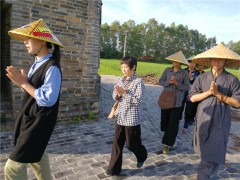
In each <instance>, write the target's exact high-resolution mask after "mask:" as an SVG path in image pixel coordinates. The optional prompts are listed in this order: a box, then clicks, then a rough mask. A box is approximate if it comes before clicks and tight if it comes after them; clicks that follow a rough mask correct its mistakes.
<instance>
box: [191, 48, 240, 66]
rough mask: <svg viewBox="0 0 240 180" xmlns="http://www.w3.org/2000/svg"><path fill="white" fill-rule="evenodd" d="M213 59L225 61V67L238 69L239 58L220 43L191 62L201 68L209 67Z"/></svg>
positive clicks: (239, 64)
mask: <svg viewBox="0 0 240 180" xmlns="http://www.w3.org/2000/svg"><path fill="white" fill-rule="evenodd" d="M213 58H215V59H216V58H220V59H226V60H227V61H226V64H225V67H240V56H239V55H238V54H237V53H235V52H233V51H231V50H230V49H228V48H227V47H225V46H224V45H223V44H222V43H220V44H218V45H217V46H214V47H213V48H211V49H209V50H207V51H205V52H203V53H200V54H198V55H196V56H195V57H194V58H193V62H195V63H197V64H200V65H203V66H208V67H211V62H210V60H211V59H213Z"/></svg>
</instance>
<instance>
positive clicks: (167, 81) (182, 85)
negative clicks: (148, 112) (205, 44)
mask: <svg viewBox="0 0 240 180" xmlns="http://www.w3.org/2000/svg"><path fill="white" fill-rule="evenodd" d="M165 59H167V60H169V61H172V64H173V66H172V67H168V68H166V69H165V70H164V72H163V74H162V76H161V77H160V79H159V83H160V85H161V86H164V89H165V90H172V91H175V92H176V103H175V106H174V107H173V108H170V109H161V123H160V126H161V128H160V129H161V131H163V132H164V135H163V138H162V143H163V145H164V147H163V153H164V154H169V148H170V147H173V145H174V144H175V141H176V137H177V134H178V128H179V119H180V117H181V114H182V101H183V97H184V93H185V92H186V91H189V89H190V83H189V77H188V72H187V71H186V70H184V69H182V68H181V65H182V64H184V65H189V63H188V61H187V60H186V58H185V56H184V55H183V53H182V51H179V52H177V53H175V54H173V55H171V56H168V57H167V58H165Z"/></svg>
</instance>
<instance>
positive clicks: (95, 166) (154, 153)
mask: <svg viewBox="0 0 240 180" xmlns="http://www.w3.org/2000/svg"><path fill="white" fill-rule="evenodd" d="M101 78H102V83H101V86H102V88H101V113H100V118H99V120H98V121H94V122H87V123H86V122H82V123H79V124H67V125H61V124H59V125H57V126H56V128H55V130H54V133H53V135H52V137H51V140H50V142H49V145H48V147H47V152H48V154H49V157H50V165H51V171H52V177H53V179H54V180H78V179H79V180H85V179H88V180H95V179H117V180H118V179H131V180H134V179H136V180H141V179H151V180H155V179H163V180H164V179H174V180H184V179H190V180H191V179H196V169H197V165H198V163H199V157H198V156H197V155H196V154H195V153H194V151H193V147H192V145H191V144H192V136H193V133H192V132H193V126H190V129H189V130H190V131H189V133H188V134H186V135H183V134H182V133H181V130H182V127H183V120H182V121H181V123H180V127H179V133H178V137H177V140H176V143H175V146H174V147H173V149H171V151H170V155H164V154H162V153H161V149H162V144H161V139H162V136H163V134H162V132H160V110H159V108H158V106H157V99H158V96H159V94H160V92H161V91H162V88H161V87H160V86H154V85H146V92H145V96H144V100H143V113H142V118H143V123H142V140H143V144H144V145H145V146H146V148H147V150H148V153H149V156H148V159H147V160H146V162H145V164H144V166H143V167H142V168H140V169H138V168H136V158H135V156H134V155H133V154H132V153H131V152H130V151H129V150H128V149H127V148H126V147H125V148H124V154H123V170H122V173H121V175H120V176H113V177H108V178H107V177H105V176H104V174H103V173H104V172H105V170H106V168H107V166H108V162H109V160H110V154H111V145H112V140H113V133H114V122H113V121H111V120H108V119H107V118H106V117H107V114H108V112H109V110H110V109H111V105H112V104H113V100H112V98H111V93H112V89H113V83H114V82H116V80H117V78H116V77H114V76H102V77H101ZM239 139H240V122H237V121H234V122H233V123H232V128H231V136H230V139H229V143H228V150H227V160H226V164H225V165H222V166H221V168H220V171H219V173H218V175H217V176H213V177H212V178H211V180H217V179H229V180H230V179H231V180H233V179H234V180H236V179H240V143H239V142H240V141H239ZM0 140H1V145H0V148H1V156H0V166H1V167H0V179H3V167H4V164H5V162H6V160H7V157H8V155H9V153H10V152H11V150H12V147H13V144H12V140H13V132H1V134H0ZM28 175H29V179H31V180H33V179H36V178H35V175H34V173H33V171H32V169H31V168H28Z"/></svg>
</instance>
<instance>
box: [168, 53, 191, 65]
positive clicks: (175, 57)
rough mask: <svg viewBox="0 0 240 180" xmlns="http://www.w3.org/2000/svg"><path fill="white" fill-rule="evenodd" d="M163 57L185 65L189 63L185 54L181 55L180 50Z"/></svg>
mask: <svg viewBox="0 0 240 180" xmlns="http://www.w3.org/2000/svg"><path fill="white" fill-rule="evenodd" d="M165 59H167V60H169V61H175V62H179V63H182V64H185V65H187V66H188V65H189V63H188V61H187V60H186V58H185V56H184V55H183V53H182V51H179V52H177V53H175V54H173V55H171V56H168V57H166V58H165Z"/></svg>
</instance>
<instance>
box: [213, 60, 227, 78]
mask: <svg viewBox="0 0 240 180" xmlns="http://www.w3.org/2000/svg"><path fill="white" fill-rule="evenodd" d="M225 64H226V61H225V63H224V65H222V67H220V68H218V69H216V70H215V75H214V82H216V79H217V76H218V75H219V74H218V71H219V70H220V69H223V67H224V66H225Z"/></svg>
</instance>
